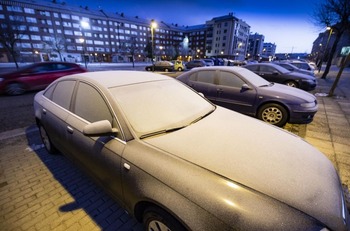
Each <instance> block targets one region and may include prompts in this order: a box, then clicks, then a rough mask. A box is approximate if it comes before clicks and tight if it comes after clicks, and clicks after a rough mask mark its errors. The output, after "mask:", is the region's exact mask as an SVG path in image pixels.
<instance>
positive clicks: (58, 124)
mask: <svg viewBox="0 0 350 231" xmlns="http://www.w3.org/2000/svg"><path fill="white" fill-rule="evenodd" d="M75 83H76V81H74V80H65V81H60V82H58V83H57V84H55V85H51V86H50V87H49V88H48V89H46V90H45V92H44V96H45V97H43V102H42V108H41V112H40V113H41V116H40V123H41V124H42V126H43V127H44V128H45V130H46V132H47V133H48V134H49V135H50V139H51V141H52V143H54V144H55V146H56V147H57V148H58V149H59V150H62V151H63V152H66V151H67V149H66V142H65V140H66V130H65V127H66V122H65V121H66V119H67V118H68V115H69V113H70V112H69V108H70V103H71V98H72V95H73V91H74V87H75Z"/></svg>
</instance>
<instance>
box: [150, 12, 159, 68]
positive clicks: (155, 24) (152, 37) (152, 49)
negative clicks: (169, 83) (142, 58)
mask: <svg viewBox="0 0 350 231" xmlns="http://www.w3.org/2000/svg"><path fill="white" fill-rule="evenodd" d="M157 26H158V25H157V23H156V22H155V21H154V20H153V19H152V20H151V40H152V45H151V46H152V47H151V57H152V67H153V68H152V71H154V60H153V52H154V30H155V29H156V28H157Z"/></svg>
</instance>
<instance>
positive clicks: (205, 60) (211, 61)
mask: <svg viewBox="0 0 350 231" xmlns="http://www.w3.org/2000/svg"><path fill="white" fill-rule="evenodd" d="M203 61H204V62H205V65H206V66H214V60H212V59H203Z"/></svg>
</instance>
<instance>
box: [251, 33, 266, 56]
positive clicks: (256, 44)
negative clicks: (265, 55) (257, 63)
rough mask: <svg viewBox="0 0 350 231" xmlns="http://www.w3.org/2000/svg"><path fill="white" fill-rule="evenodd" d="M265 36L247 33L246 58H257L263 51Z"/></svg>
mask: <svg viewBox="0 0 350 231" xmlns="http://www.w3.org/2000/svg"><path fill="white" fill-rule="evenodd" d="M264 41H265V36H264V35H261V34H258V33H254V34H250V35H249V42H248V51H247V59H253V60H259V58H260V55H261V54H262V51H263V46H264Z"/></svg>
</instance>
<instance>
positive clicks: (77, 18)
mask: <svg viewBox="0 0 350 231" xmlns="http://www.w3.org/2000/svg"><path fill="white" fill-rule="evenodd" d="M72 19H73V20H77V21H79V20H80V19H79V16H76V15H72Z"/></svg>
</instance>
